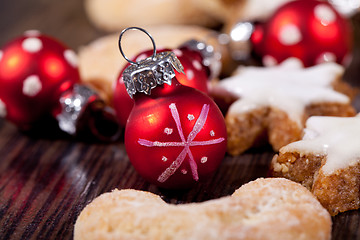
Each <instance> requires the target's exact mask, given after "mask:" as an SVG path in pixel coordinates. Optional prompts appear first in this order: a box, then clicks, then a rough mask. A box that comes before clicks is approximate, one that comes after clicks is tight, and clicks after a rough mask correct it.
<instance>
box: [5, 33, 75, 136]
mask: <svg viewBox="0 0 360 240" xmlns="http://www.w3.org/2000/svg"><path fill="white" fill-rule="evenodd" d="M79 79H80V77H79V72H78V68H77V62H76V55H75V53H74V52H73V51H72V50H70V49H68V48H67V47H65V46H64V45H63V44H61V43H60V42H58V41H57V40H55V39H53V38H50V37H48V36H45V35H42V34H40V33H39V32H37V31H27V32H25V34H24V36H21V37H19V38H16V39H14V40H12V41H11V42H9V43H8V44H6V45H5V46H4V47H3V48H2V49H1V50H0V86H1V87H0V116H1V117H6V118H7V119H8V120H10V121H12V122H13V123H15V124H16V125H17V126H18V127H19V128H21V129H25V130H26V129H29V128H30V127H31V126H32V124H34V123H35V122H37V121H38V120H39V119H41V118H42V117H44V115H47V114H49V112H51V111H52V110H53V109H54V107H56V105H57V104H58V101H59V98H60V96H61V94H62V93H63V92H65V91H67V90H68V89H70V88H71V87H72V86H73V85H74V83H76V82H78V81H79Z"/></svg>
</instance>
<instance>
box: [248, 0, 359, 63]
mask: <svg viewBox="0 0 360 240" xmlns="http://www.w3.org/2000/svg"><path fill="white" fill-rule="evenodd" d="M352 38H353V34H352V29H351V27H350V24H349V22H348V21H347V20H346V19H345V18H343V17H342V16H341V15H340V14H339V13H338V12H337V11H336V10H335V9H334V7H333V6H332V5H331V4H329V3H328V2H325V1H317V0H297V1H292V2H289V3H287V4H285V5H283V6H282V7H280V8H279V9H278V10H277V11H276V12H275V13H274V14H273V16H272V17H271V18H270V19H268V21H267V22H266V23H263V24H257V25H256V26H255V30H254V32H253V33H252V36H251V42H252V44H253V48H254V52H255V53H256V54H258V55H260V56H261V57H262V60H263V63H264V65H275V64H278V63H280V62H282V61H284V60H285V59H287V58H289V57H296V58H298V59H300V60H301V61H302V62H303V63H304V65H305V66H312V65H315V64H319V63H322V62H329V61H333V62H337V63H340V64H345V65H346V64H347V63H348V61H349V58H350V54H351V50H352Z"/></svg>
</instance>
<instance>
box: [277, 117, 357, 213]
mask: <svg viewBox="0 0 360 240" xmlns="http://www.w3.org/2000/svg"><path fill="white" fill-rule="evenodd" d="M359 129H360V117H359V116H356V117H348V118H341V117H311V118H309V119H308V121H307V123H306V128H305V134H304V136H303V139H302V140H300V141H297V142H294V143H291V144H289V145H287V146H284V147H283V148H281V149H280V152H279V155H275V156H274V158H273V160H272V162H271V172H272V175H273V176H277V177H285V178H288V179H291V180H293V181H295V182H299V183H301V184H302V185H304V186H305V187H306V188H308V189H309V190H310V191H311V192H312V193H313V194H314V195H315V196H316V197H317V198H318V199H319V201H320V202H321V204H322V205H323V206H324V207H325V208H326V209H327V210H328V211H329V212H330V214H331V215H336V214H338V213H339V212H344V211H348V210H352V209H358V208H360V160H359V159H360V151H358V150H357V149H359V146H358V141H357V140H356V139H357V138H358V136H359V135H358V134H360V130H359Z"/></svg>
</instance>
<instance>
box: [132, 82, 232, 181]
mask: <svg viewBox="0 0 360 240" xmlns="http://www.w3.org/2000/svg"><path fill="white" fill-rule="evenodd" d="M134 99H135V106H134V108H133V110H132V112H131V114H130V116H129V120H128V122H127V125H126V129H125V146H126V151H127V154H128V156H129V159H130V161H131V163H132V164H133V166H134V167H135V169H136V170H137V171H138V172H139V173H140V175H141V176H143V177H144V178H145V179H146V180H147V181H149V182H151V183H153V184H156V185H158V186H160V187H165V188H187V187H191V186H192V185H193V184H194V183H196V182H197V181H198V180H205V179H207V178H208V177H209V176H211V175H212V174H213V173H214V172H215V170H216V169H217V168H218V166H219V165H220V163H221V161H222V159H223V157H224V154H225V151H226V135H227V133H226V127H225V122H224V118H223V116H222V114H221V112H220V110H219V108H218V107H217V105H216V104H215V103H214V102H213V101H212V100H211V99H210V98H209V97H208V96H207V95H205V94H204V93H202V92H200V91H198V90H196V89H194V88H191V87H187V86H183V85H181V84H180V83H179V82H178V81H177V80H176V78H173V80H172V84H171V85H170V86H169V85H167V84H164V85H161V86H157V87H156V88H155V89H153V90H152V92H151V95H145V94H143V93H136V94H135V96H134Z"/></svg>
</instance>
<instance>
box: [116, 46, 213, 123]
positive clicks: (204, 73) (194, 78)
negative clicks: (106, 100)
mask: <svg viewBox="0 0 360 240" xmlns="http://www.w3.org/2000/svg"><path fill="white" fill-rule="evenodd" d="M165 51H171V50H169V49H162V50H159V51H158V52H165ZM172 51H173V52H174V53H175V55H176V56H177V57H178V59H179V60H180V62H181V64H182V65H183V67H184V73H185V74H184V73H178V72H175V75H176V78H177V79H178V81H179V82H180V83H181V84H183V85H185V86H189V87H192V88H195V89H198V90H200V91H202V92H203V93H205V94H208V79H209V75H210V71H209V68H208V67H206V66H204V65H203V64H202V61H203V59H202V56H201V54H200V53H199V52H198V51H195V50H191V49H189V48H187V47H181V48H179V49H174V50H172ZM152 54H153V51H152V50H148V51H144V52H142V53H140V54H138V55H137V56H136V57H135V58H134V59H133V60H134V61H139V60H142V59H145V58H147V57H149V56H151V55H152ZM128 66H129V64H128V65H126V66H125V68H126V67H128ZM125 68H124V69H125ZM124 69H123V70H124ZM123 70H122V71H121V72H120V74H119V77H118V79H117V81H116V85H115V89H114V96H113V97H114V98H113V99H114V100H113V106H114V109H115V111H116V115H117V117H118V120H119V123H120V125H122V126H125V125H126V121H127V119H128V117H129V114H130V112H131V109H132V108H133V106H134V100H133V99H131V98H130V97H129V95H128V94H127V92H126V88H125V85H124V82H123V79H122V72H123Z"/></svg>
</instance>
